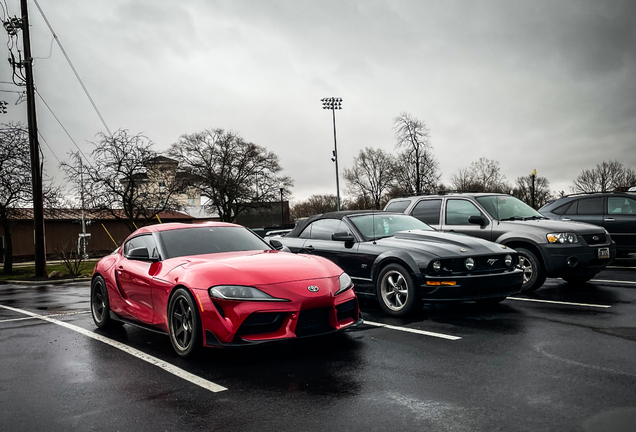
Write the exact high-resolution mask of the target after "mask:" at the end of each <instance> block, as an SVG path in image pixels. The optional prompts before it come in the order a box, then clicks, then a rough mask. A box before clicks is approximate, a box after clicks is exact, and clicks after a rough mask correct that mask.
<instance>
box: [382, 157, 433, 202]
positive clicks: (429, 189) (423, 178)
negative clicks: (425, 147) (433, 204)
mask: <svg viewBox="0 0 636 432" xmlns="http://www.w3.org/2000/svg"><path fill="white" fill-rule="evenodd" d="M414 157H415V154H414V153H413V152H408V151H404V152H401V153H399V154H398V155H397V158H396V167H395V170H394V173H393V174H394V177H395V190H394V191H393V192H392V193H391V195H396V196H401V195H420V194H432V193H436V192H437V191H438V190H439V187H440V178H441V176H442V175H441V173H440V172H439V162H438V161H437V160H436V159H435V158H434V157H433V156H432V153H431V152H429V151H425V152H424V153H423V155H422V156H421V157H420V163H419V164H416V163H415V160H414ZM416 166H419V167H420V180H419V185H420V187H419V192H418V191H417V187H416V185H417V184H418V180H417V171H416Z"/></svg>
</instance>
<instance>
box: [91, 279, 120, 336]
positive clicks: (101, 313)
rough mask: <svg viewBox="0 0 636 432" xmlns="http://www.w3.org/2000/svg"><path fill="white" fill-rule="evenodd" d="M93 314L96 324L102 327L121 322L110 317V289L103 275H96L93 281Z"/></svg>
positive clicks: (109, 326) (112, 325)
mask: <svg viewBox="0 0 636 432" xmlns="http://www.w3.org/2000/svg"><path fill="white" fill-rule="evenodd" d="M91 315H93V321H94V322H95V325H96V326H97V327H98V328H100V329H106V328H111V327H114V326H115V325H116V324H119V322H117V321H114V320H113V319H112V318H111V317H110V301H109V300H108V289H107V288H106V282H105V281H104V278H103V277H101V276H95V278H94V279H93V281H92V282H91Z"/></svg>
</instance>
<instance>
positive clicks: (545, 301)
mask: <svg viewBox="0 0 636 432" xmlns="http://www.w3.org/2000/svg"><path fill="white" fill-rule="evenodd" d="M507 299H508V300H520V301H527V302H537V303H553V304H561V305H569V306H587V307H596V308H611V306H607V305H596V304H588V303H571V302H561V301H555V300H539V299H529V298H521V297H508V298H507Z"/></svg>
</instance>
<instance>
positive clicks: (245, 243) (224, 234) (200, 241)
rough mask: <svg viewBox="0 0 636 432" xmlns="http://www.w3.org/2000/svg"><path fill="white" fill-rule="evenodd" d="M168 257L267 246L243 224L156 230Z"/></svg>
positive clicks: (268, 247) (267, 246)
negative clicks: (239, 225)
mask: <svg viewBox="0 0 636 432" xmlns="http://www.w3.org/2000/svg"><path fill="white" fill-rule="evenodd" d="M159 235H160V236H161V240H162V242H163V245H164V246H165V250H166V252H167V253H168V257H169V258H175V257H180V256H188V255H201V254H209V253H221V252H238V251H249V250H269V249H271V247H270V246H269V245H268V244H267V243H265V242H264V241H263V240H262V239H261V238H260V237H259V236H257V235H256V234H254V233H253V232H252V231H250V230H248V229H246V228H243V227H232V226H223V227H219V226H204V227H197V228H181V229H175V230H169V231H161V232H160V233H159Z"/></svg>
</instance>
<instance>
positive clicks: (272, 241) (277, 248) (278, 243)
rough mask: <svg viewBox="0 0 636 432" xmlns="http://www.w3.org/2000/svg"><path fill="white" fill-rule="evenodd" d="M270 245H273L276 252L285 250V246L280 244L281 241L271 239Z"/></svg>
mask: <svg viewBox="0 0 636 432" xmlns="http://www.w3.org/2000/svg"><path fill="white" fill-rule="evenodd" d="M269 244H270V245H272V247H273V248H274V249H276V250H282V249H283V244H282V243H281V242H280V240H276V239H270V240H269Z"/></svg>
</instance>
